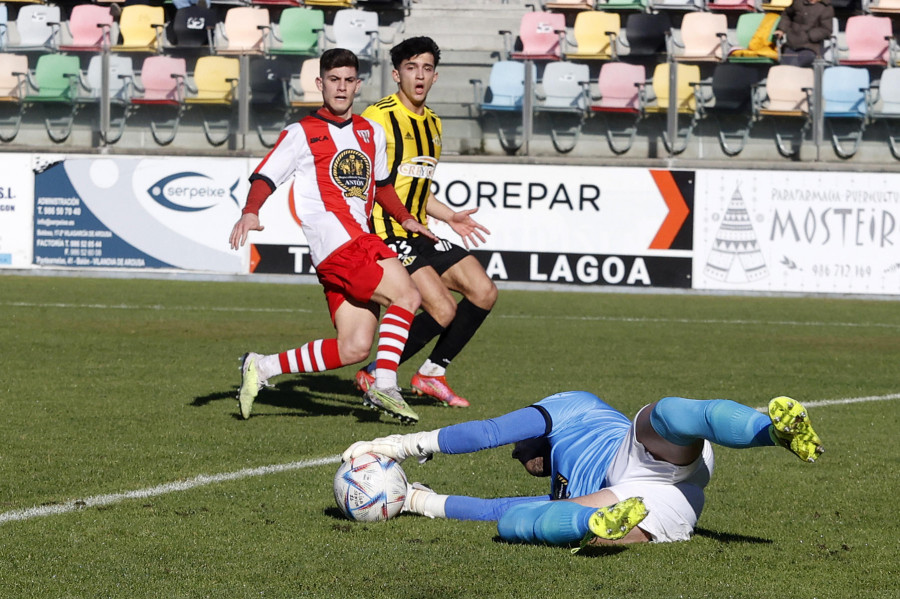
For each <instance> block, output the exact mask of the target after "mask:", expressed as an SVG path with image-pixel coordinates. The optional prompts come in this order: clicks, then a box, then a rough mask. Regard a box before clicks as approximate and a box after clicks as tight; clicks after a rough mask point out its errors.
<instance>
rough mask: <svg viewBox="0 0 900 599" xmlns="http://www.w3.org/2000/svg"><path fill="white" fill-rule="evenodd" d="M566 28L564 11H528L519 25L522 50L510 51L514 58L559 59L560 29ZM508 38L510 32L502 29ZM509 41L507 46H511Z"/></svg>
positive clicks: (505, 37)
mask: <svg viewBox="0 0 900 599" xmlns="http://www.w3.org/2000/svg"><path fill="white" fill-rule="evenodd" d="M565 30H566V17H565V15H563V14H562V13H552V12H527V13H525V14H524V15H523V16H522V22H521V25H520V26H519V39H520V40H521V42H522V50H521V51H518V52H515V51H508V52H507V53H508V54H509V56H510V58H512V59H513V60H559V59H560V57H561V47H560V43H559V42H560V33H559V32H560V31H562V32H565ZM500 33H502V34H503V35H504V39H506V40H508V39H509V35H510V32H509V31H501V32H500ZM509 47H510V46H509V44H508V43H507V48H509Z"/></svg>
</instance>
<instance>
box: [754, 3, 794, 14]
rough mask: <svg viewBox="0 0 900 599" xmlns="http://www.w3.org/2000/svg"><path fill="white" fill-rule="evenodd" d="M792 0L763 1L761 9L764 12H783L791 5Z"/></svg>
mask: <svg viewBox="0 0 900 599" xmlns="http://www.w3.org/2000/svg"><path fill="white" fill-rule="evenodd" d="M791 1H792V0H772V1H771V2H763V3H762V4H760V5H759V10H761V11H763V12H783V11H784V9H786V8H787V7H788V6H790V5H791Z"/></svg>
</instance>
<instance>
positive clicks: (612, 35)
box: [565, 10, 622, 60]
mask: <svg viewBox="0 0 900 599" xmlns="http://www.w3.org/2000/svg"><path fill="white" fill-rule="evenodd" d="M621 27H622V23H621V17H620V16H619V13H615V12H603V11H599V10H592V11H586V12H580V13H578V14H577V15H576V16H575V24H574V26H573V29H572V35H573V36H574V38H575V43H574V44H573V45H574V46H575V49H574V50H572V51H568V44H567V51H566V53H565V56H566V59H567V60H616V58H617V56H618V51H617V49H616V38H618V37H619V29H621Z"/></svg>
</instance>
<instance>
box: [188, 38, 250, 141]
mask: <svg viewBox="0 0 900 599" xmlns="http://www.w3.org/2000/svg"><path fill="white" fill-rule="evenodd" d="M239 77H240V61H239V60H238V59H237V58H228V57H225V56H201V57H200V58H198V59H197V63H196V64H195V65H194V75H193V83H192V82H191V81H190V80H188V81H185V87H186V88H187V90H188V91H189V92H190V93H191V94H193V95H190V96H186V97H185V99H184V101H185V103H186V104H188V105H189V106H190V105H195V106H200V107H201V110H202V111H203V133H204V134H205V135H206V140H207V141H208V142H209V143H210V144H211V145H214V146H220V145H222V144H224V143H225V142H226V141H228V139H229V138H230V137H231V128H232V127H231V124H232V121H233V119H232V118H231V116H232V115H231V112H232V107H233V105H234V103H235V100H236V99H237V98H236V96H235V93H234V92H235V89H236V88H237V85H238V81H239ZM223 109H227V110H226V112H227V114H225V118H224V119H219V120H218V121H212V120H211V119H210V118H209V114H210V113H211V112H213V111H215V112H217V113H219V114H221V113H222V112H223ZM217 134H218V135H217Z"/></svg>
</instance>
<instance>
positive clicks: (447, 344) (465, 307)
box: [428, 298, 491, 368]
mask: <svg viewBox="0 0 900 599" xmlns="http://www.w3.org/2000/svg"><path fill="white" fill-rule="evenodd" d="M490 313H491V311H490V310H485V309H484V308H479V307H478V306H476V305H475V304H473V303H472V302H470V301H469V300H468V299H466V298H463V299H462V300H460V302H459V304H458V305H457V307H456V316H455V317H454V318H453V321H452V322H451V323H450V325H449V326H448V327H447V328H446V329H445V330H444V332H443V333H441V336H440V338H439V339H438V342H437V344H436V345H435V346H434V350H432V352H431V355H430V356H429V357H428V359H429V360H431V361H432V362H433V363H435V364H437V365H438V366H443V367H444V368H446V367H447V366H449V365H450V361H451V360H453V358H455V357H456V356H457V354H459V352H461V351H462V348H463V347H465V346H466V343H468V342H469V340H470V339H471V338H472V337H473V336H474V335H475V331H477V330H478V327H480V326H481V323H483V322H484V319H485V318H487V316H488V314H490Z"/></svg>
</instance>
